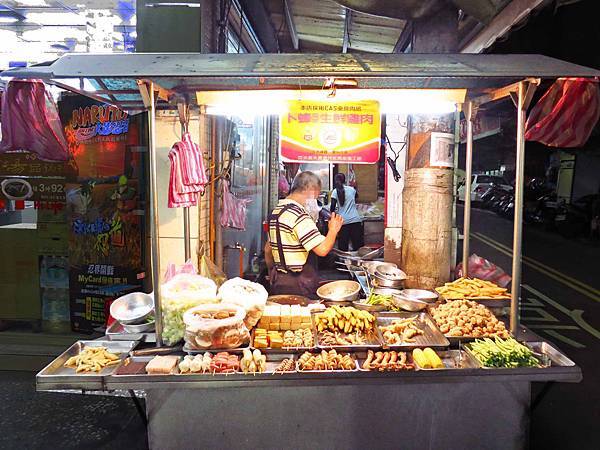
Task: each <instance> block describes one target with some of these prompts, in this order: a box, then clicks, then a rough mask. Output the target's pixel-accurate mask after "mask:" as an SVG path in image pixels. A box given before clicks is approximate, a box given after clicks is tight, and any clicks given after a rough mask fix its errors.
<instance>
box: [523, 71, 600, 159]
mask: <svg viewBox="0 0 600 450" xmlns="http://www.w3.org/2000/svg"><path fill="white" fill-rule="evenodd" d="M599 117H600V90H599V89H598V82H597V81H594V80H588V79H583V78H561V79H559V80H556V81H555V82H554V84H553V85H552V86H550V89H548V91H547V92H546V93H545V94H544V95H543V96H542V98H541V99H540V100H539V102H538V103H537V104H536V105H535V106H534V107H533V109H532V110H531V112H530V114H529V118H528V119H527V123H526V125H525V139H527V140H528V141H538V142H541V143H542V144H544V145H548V146H550V147H567V148H573V147H582V146H583V145H585V143H586V142H587V140H588V138H589V137H590V134H591V133H592V130H593V129H594V127H595V126H596V123H597V122H598V118H599Z"/></svg>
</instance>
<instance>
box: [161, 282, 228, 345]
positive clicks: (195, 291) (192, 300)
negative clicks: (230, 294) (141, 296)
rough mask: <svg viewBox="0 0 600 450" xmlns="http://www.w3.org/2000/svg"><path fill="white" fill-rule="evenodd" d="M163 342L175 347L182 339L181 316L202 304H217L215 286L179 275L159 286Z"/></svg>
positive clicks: (182, 326) (213, 283)
mask: <svg viewBox="0 0 600 450" xmlns="http://www.w3.org/2000/svg"><path fill="white" fill-rule="evenodd" d="M161 300H162V303H161V306H162V314H163V316H162V317H163V334H162V336H163V340H164V342H165V344H166V345H175V344H176V343H178V342H179V341H180V340H181V339H183V335H184V331H185V324H184V322H183V314H184V313H185V312H186V311H187V310H188V309H190V308H192V307H194V306H197V305H200V304H203V303H217V302H218V301H219V300H218V298H217V285H216V284H215V282H214V281H213V280H211V279H209V278H206V277H203V276H200V275H196V274H190V273H179V274H177V275H175V276H174V277H173V278H171V280H169V281H168V282H166V283H164V284H163V285H162V286H161Z"/></svg>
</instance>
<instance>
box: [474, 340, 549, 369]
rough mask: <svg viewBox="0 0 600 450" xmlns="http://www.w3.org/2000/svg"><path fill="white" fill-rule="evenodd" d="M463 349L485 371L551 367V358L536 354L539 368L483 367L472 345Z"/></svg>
mask: <svg viewBox="0 0 600 450" xmlns="http://www.w3.org/2000/svg"><path fill="white" fill-rule="evenodd" d="M462 348H463V349H464V350H465V352H466V353H467V354H469V355H470V356H471V357H472V358H473V359H474V360H475V361H477V363H478V364H479V367H480V368H481V369H484V370H515V369H519V370H539V369H544V368H547V367H550V360H549V358H548V357H547V356H545V355H536V354H534V356H535V357H536V358H537V359H538V361H539V362H540V365H539V366H537V367H529V366H524V367H494V366H485V365H483V364H482V363H481V362H480V361H479V360H478V359H477V357H476V356H475V353H473V351H472V350H471V346H470V344H466V345H463V346H462Z"/></svg>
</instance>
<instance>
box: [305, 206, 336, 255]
mask: <svg viewBox="0 0 600 450" xmlns="http://www.w3.org/2000/svg"><path fill="white" fill-rule="evenodd" d="M343 224H344V219H343V218H342V216H340V215H339V214H336V213H334V212H332V213H331V218H330V219H329V230H328V231H327V236H325V240H324V241H323V242H321V243H320V244H319V245H317V246H316V247H314V248H313V249H312V251H313V252H315V254H316V255H317V256H327V255H328V254H329V252H330V251H331V249H332V248H333V246H334V245H335V239H336V238H337V235H338V233H339V232H340V229H341V228H342V225H343Z"/></svg>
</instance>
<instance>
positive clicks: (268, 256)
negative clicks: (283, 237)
mask: <svg viewBox="0 0 600 450" xmlns="http://www.w3.org/2000/svg"><path fill="white" fill-rule="evenodd" d="M265 263H266V264H267V268H268V269H269V270H270V269H271V267H273V266H274V265H275V260H274V259H273V249H272V248H271V243H270V242H269V240H268V239H267V242H266V243H265Z"/></svg>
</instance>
